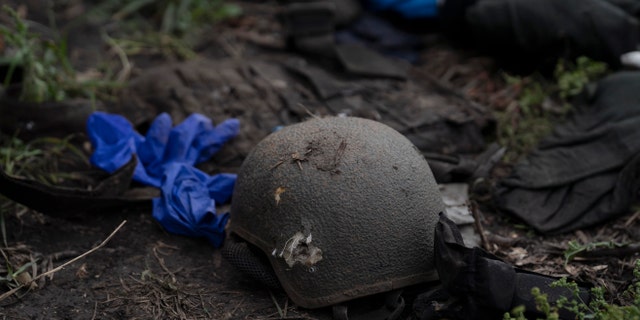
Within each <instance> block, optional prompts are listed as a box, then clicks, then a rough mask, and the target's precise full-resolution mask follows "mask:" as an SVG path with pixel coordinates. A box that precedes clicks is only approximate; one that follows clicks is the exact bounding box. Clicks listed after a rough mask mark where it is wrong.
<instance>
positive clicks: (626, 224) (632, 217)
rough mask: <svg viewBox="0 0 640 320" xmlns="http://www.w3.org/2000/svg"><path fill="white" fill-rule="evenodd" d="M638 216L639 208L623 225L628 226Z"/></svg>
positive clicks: (639, 214) (639, 215)
mask: <svg viewBox="0 0 640 320" xmlns="http://www.w3.org/2000/svg"><path fill="white" fill-rule="evenodd" d="M639 217H640V210H638V211H636V213H634V214H633V215H632V216H631V217H630V218H629V219H628V220H627V221H626V222H625V223H624V227H625V228H629V227H630V226H631V225H632V224H633V223H634V222H635V221H636V220H638V218H639Z"/></svg>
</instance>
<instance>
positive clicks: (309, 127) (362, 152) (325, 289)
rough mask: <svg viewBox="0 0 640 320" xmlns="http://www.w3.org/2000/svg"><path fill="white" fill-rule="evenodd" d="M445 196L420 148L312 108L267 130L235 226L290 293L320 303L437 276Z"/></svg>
mask: <svg viewBox="0 0 640 320" xmlns="http://www.w3.org/2000/svg"><path fill="white" fill-rule="evenodd" d="M443 208H444V205H443V203H442V199H441V196H440V193H439V190H438V186H437V184H436V182H435V180H434V178H433V174H432V173H431V169H430V168H429V165H428V164H427V161H426V160H425V159H424V157H423V156H422V154H421V153H420V152H419V151H418V150H417V148H416V147H415V146H414V145H413V144H412V143H411V142H410V141H409V140H407V139H406V138H405V137H404V136H403V135H401V134H400V133H398V132H397V131H395V130H393V129H392V128H390V127H388V126H386V125H384V124H381V123H379V122H375V121H372V120H366V119H361V118H351V117H346V118H343V117H328V118H315V119H311V120H308V121H306V122H302V123H298V124H295V125H291V126H288V127H285V128H283V129H281V130H279V131H277V132H275V133H272V134H271V135H269V136H268V137H266V138H265V139H264V140H262V141H261V142H260V143H259V144H258V145H257V146H256V147H255V148H254V149H253V150H252V152H251V153H250V154H249V155H248V157H247V158H246V159H245V161H244V162H243V164H242V167H241V168H240V172H239V174H238V180H237V182H236V185H235V189H234V194H233V199H232V204H231V224H230V230H231V232H232V233H235V234H237V235H238V236H240V237H241V238H243V239H245V240H246V241H248V242H250V243H252V244H254V245H255V246H257V247H259V248H260V249H261V250H262V251H264V252H265V253H266V254H267V255H268V257H269V260H270V262H271V265H272V267H273V269H274V271H275V273H276V275H277V277H278V279H279V281H280V283H281V284H282V287H283V288H284V289H285V291H286V292H287V294H288V295H289V297H290V298H291V299H292V300H293V301H294V302H295V303H296V304H298V305H300V306H302V307H306V308H317V307H323V306H328V305H332V304H336V303H339V302H342V301H346V300H351V299H354V298H358V297H362V296H366V295H370V294H375V293H379V292H384V291H389V290H393V289H396V288H400V287H404V286H408V285H412V284H416V283H420V282H424V281H430V280H435V279H437V275H436V271H435V268H434V264H433V262H434V256H433V251H434V250H433V237H434V228H435V225H436V222H437V221H438V213H439V212H441V211H443Z"/></svg>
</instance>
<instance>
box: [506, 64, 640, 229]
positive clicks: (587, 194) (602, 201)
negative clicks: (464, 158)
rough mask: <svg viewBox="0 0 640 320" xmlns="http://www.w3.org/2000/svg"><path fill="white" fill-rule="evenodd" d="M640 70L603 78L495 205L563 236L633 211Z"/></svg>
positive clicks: (639, 154)
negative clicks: (568, 232) (562, 233)
mask: <svg viewBox="0 0 640 320" xmlns="http://www.w3.org/2000/svg"><path fill="white" fill-rule="evenodd" d="M638 92H640V72H620V73H617V74H614V75H611V76H609V77H607V78H605V79H603V80H601V81H600V82H598V84H597V87H596V88H595V91H593V92H592V94H591V95H590V96H588V97H587V98H586V100H585V101H583V102H580V103H578V104H577V105H576V110H575V112H574V113H573V114H572V115H571V116H570V117H569V118H568V120H567V121H566V123H564V124H562V125H560V126H558V127H556V128H555V129H554V132H553V133H552V135H551V136H550V137H548V138H546V139H545V140H543V141H542V142H541V144H540V145H539V146H538V148H537V149H536V150H534V151H533V152H532V153H531V154H530V155H529V156H528V157H527V158H526V159H525V160H523V161H522V162H520V163H518V164H517V165H516V166H515V167H514V169H513V171H512V173H511V175H510V176H508V177H507V178H506V179H504V180H503V181H501V182H500V184H499V186H498V189H497V193H496V204H497V205H498V207H499V208H500V209H501V210H502V211H505V212H508V213H511V214H513V215H515V216H517V217H519V218H521V219H523V220H524V221H525V222H527V223H528V224H529V225H531V226H532V227H534V228H535V229H536V230H538V231H540V232H543V233H561V232H567V231H571V230H575V229H579V228H583V227H588V226H592V225H595V224H598V223H600V222H603V221H605V220H608V219H611V218H614V217H616V216H618V215H621V214H624V213H626V212H628V210H629V208H630V206H631V204H632V203H633V202H634V201H637V200H638V190H640V129H639V128H640V96H639V95H638Z"/></svg>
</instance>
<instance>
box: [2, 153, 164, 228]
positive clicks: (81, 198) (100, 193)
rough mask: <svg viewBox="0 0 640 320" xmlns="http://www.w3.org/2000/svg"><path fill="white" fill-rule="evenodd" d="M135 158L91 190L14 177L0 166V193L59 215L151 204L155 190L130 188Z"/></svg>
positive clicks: (40, 210) (89, 213)
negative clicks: (50, 184)
mask: <svg viewBox="0 0 640 320" xmlns="http://www.w3.org/2000/svg"><path fill="white" fill-rule="evenodd" d="M136 164H137V160H136V158H135V157H133V158H131V160H130V161H129V162H128V163H127V164H126V165H124V166H123V167H122V168H120V169H118V170H117V171H116V172H114V173H113V174H111V175H110V176H109V177H107V178H106V179H104V180H103V181H102V182H100V184H98V185H97V186H96V187H95V188H93V189H79V188H69V187H61V186H49V185H45V184H43V183H41V182H39V181H36V180H31V179H25V178H21V177H15V176H11V175H9V174H7V173H6V172H5V171H4V170H3V169H0V194H2V195H4V196H6V197H7V198H9V199H11V200H13V201H15V202H18V203H20V204H22V205H24V206H26V207H29V208H31V209H34V210H36V211H39V212H42V213H44V214H47V215H50V216H54V217H59V218H81V217H89V215H91V214H93V213H95V212H96V211H101V210H109V209H115V208H119V207H128V206H133V205H139V204H148V205H151V201H149V200H151V199H152V198H154V197H157V196H159V192H157V190H156V189H152V190H149V189H144V190H135V189H134V190H131V191H129V184H130V182H131V177H132V176H133V171H134V170H135V168H136Z"/></svg>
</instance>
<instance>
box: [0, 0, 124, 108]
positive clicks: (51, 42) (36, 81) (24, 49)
mask: <svg viewBox="0 0 640 320" xmlns="http://www.w3.org/2000/svg"><path fill="white" fill-rule="evenodd" d="M2 10H3V12H5V13H6V14H8V15H9V16H10V17H11V18H12V22H13V25H12V27H8V26H0V36H2V37H3V39H4V41H5V45H6V46H7V47H8V49H9V50H6V51H7V52H8V54H6V55H5V56H3V57H1V58H0V63H4V64H7V65H8V71H7V73H6V74H5V75H4V79H2V83H3V86H4V88H5V89H7V88H8V87H9V86H10V85H11V84H12V83H14V82H15V79H16V75H17V74H16V73H17V72H19V71H21V72H22V80H21V82H20V83H19V84H20V94H19V96H18V97H17V98H18V99H20V100H21V101H27V102H36V103H42V102H50V101H63V100H66V99H69V98H75V97H83V98H90V99H92V100H93V99H95V96H96V94H97V92H98V91H107V90H112V89H115V88H118V87H120V86H121V84H120V83H116V82H113V81H108V80H104V81H103V80H100V81H96V80H92V81H79V80H78V79H77V78H76V73H75V70H74V69H73V67H72V66H71V63H70V61H69V59H68V57H67V51H68V50H67V42H66V40H65V39H63V38H61V37H56V38H55V39H45V38H44V37H41V36H38V35H37V34H34V33H32V32H30V31H29V25H28V24H27V23H26V22H25V21H24V20H23V19H22V18H21V17H20V16H19V15H18V13H17V12H16V11H15V10H13V9H12V8H11V7H9V6H6V5H5V6H3V7H2Z"/></svg>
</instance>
